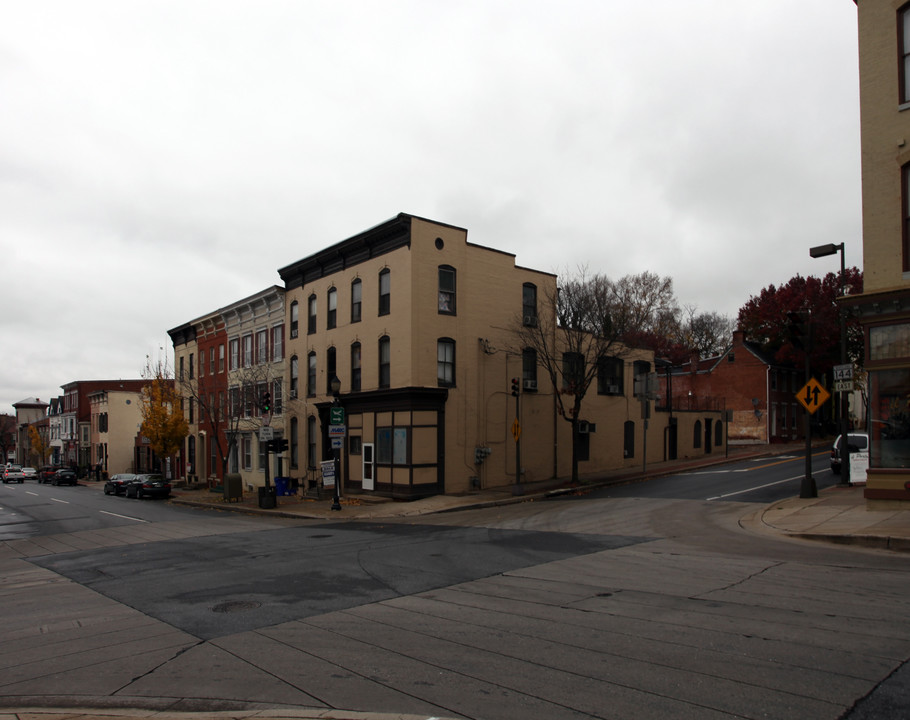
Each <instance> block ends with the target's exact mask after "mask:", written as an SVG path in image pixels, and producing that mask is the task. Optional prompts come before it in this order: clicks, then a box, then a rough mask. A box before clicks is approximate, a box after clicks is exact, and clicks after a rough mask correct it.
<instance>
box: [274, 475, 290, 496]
mask: <svg viewBox="0 0 910 720" xmlns="http://www.w3.org/2000/svg"><path fill="white" fill-rule="evenodd" d="M288 480H289V478H286V477H276V478H275V494H276V495H289V494H290V492H289V489H288V485H289V483H288Z"/></svg>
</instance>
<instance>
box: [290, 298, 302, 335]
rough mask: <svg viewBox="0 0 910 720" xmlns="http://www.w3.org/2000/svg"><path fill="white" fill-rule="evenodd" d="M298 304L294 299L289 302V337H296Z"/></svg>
mask: <svg viewBox="0 0 910 720" xmlns="http://www.w3.org/2000/svg"><path fill="white" fill-rule="evenodd" d="M299 314H300V305H299V304H298V303H297V301H296V300H295V301H294V302H292V303H291V337H292V338H295V337H297V321H298V320H299V317H298V316H299Z"/></svg>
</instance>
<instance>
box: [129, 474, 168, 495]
mask: <svg viewBox="0 0 910 720" xmlns="http://www.w3.org/2000/svg"><path fill="white" fill-rule="evenodd" d="M170 494H171V484H170V483H169V482H167V480H165V479H164V478H163V477H162V476H161V475H136V476H135V477H134V478H133V479H132V480H131V481H130V482H129V483H128V484H127V486H126V496H127V497H128V498H140V499H141V498H144V497H165V498H166V497H167V496H168V495H170Z"/></svg>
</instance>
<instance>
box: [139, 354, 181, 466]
mask: <svg viewBox="0 0 910 720" xmlns="http://www.w3.org/2000/svg"><path fill="white" fill-rule="evenodd" d="M142 378H143V379H144V380H146V382H147V385H145V386H144V387H143V388H142V397H141V401H140V403H141V406H140V409H141V411H142V425H141V426H140V428H139V431H140V432H141V433H142V435H143V436H144V437H146V438H148V441H149V447H151V449H152V451H153V452H154V453H155V454H156V455H157V456H158V457H159V458H166V457H170V456H171V455H174V454H176V453H177V452H178V451H179V450H180V449H181V448H182V447H183V441H184V439H185V438H186V436H187V435H188V434H189V425H188V424H187V421H186V418H185V417H184V415H183V408H182V407H181V403H180V395H179V394H178V393H177V389H176V387H175V385H174V378H173V377H172V375H171V372H170V368H168V366H167V362H166V361H162V360H160V359H159V360H158V362H157V363H156V364H155V365H152V361H151V360H150V359H149V358H146V366H145V371H144V372H143V373H142Z"/></svg>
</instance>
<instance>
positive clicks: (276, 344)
mask: <svg viewBox="0 0 910 720" xmlns="http://www.w3.org/2000/svg"><path fill="white" fill-rule="evenodd" d="M283 359H284V325H276V326H275V327H273V328H272V362H281V361H282V360H283Z"/></svg>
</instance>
